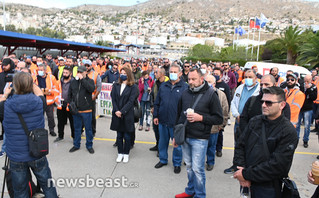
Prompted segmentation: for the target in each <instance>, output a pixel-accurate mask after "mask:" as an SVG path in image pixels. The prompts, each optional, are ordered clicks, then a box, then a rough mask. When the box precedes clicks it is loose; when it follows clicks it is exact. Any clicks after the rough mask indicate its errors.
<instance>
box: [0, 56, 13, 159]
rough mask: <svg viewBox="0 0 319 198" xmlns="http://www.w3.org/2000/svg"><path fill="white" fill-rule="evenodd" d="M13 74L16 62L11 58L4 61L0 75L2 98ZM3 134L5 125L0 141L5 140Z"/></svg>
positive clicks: (0, 94) (0, 93)
mask: <svg viewBox="0 0 319 198" xmlns="http://www.w3.org/2000/svg"><path fill="white" fill-rule="evenodd" d="M13 73H14V62H13V61H12V60H11V59H10V58H5V59H3V61H2V72H1V73H0V97H1V96H2V94H3V92H4V89H5V87H6V85H7V84H8V83H10V82H12V77H13ZM0 121H1V123H2V119H0ZM3 132H4V130H3V125H2V133H1V136H0V140H2V139H3ZM1 154H2V153H1ZM1 154H0V155H1ZM1 156H2V155H1Z"/></svg>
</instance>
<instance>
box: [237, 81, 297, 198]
mask: <svg viewBox="0 0 319 198" xmlns="http://www.w3.org/2000/svg"><path fill="white" fill-rule="evenodd" d="M263 93H264V94H263V98H262V112H263V115H259V116H255V117H253V118H252V119H251V120H250V121H249V123H248V125H247V127H246V128H245V130H244V131H243V133H242V134H241V136H240V138H239V140H238V141H237V143H236V146H235V156H234V163H235V165H237V168H238V171H236V172H235V173H234V178H235V179H237V180H238V181H239V183H240V185H241V186H242V187H250V192H251V197H252V198H259V197H267V198H276V197H281V196H280V190H281V179H282V178H284V177H287V176H288V172H289V170H290V167H291V164H292V160H293V155H294V152H295V149H296V147H297V143H298V137H297V134H296V130H295V128H294V126H293V125H292V124H291V122H290V121H289V120H288V119H287V118H286V117H285V116H283V115H282V110H283V108H284V107H285V105H286V102H285V93H284V91H283V90H282V89H281V88H279V87H274V86H273V87H269V88H265V89H263Z"/></svg>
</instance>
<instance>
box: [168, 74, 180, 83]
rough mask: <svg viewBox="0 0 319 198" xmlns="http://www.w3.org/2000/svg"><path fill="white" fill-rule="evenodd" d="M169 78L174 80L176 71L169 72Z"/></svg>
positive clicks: (176, 77) (176, 76)
mask: <svg viewBox="0 0 319 198" xmlns="http://www.w3.org/2000/svg"><path fill="white" fill-rule="evenodd" d="M169 79H171V80H173V81H175V80H177V79H178V75H177V74H176V73H169Z"/></svg>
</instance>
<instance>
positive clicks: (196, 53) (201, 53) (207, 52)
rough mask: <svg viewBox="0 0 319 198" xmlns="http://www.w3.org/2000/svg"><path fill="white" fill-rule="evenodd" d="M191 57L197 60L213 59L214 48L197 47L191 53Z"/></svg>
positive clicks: (206, 46) (199, 45) (198, 45)
mask: <svg viewBox="0 0 319 198" xmlns="http://www.w3.org/2000/svg"><path fill="white" fill-rule="evenodd" d="M189 56H192V57H197V58H211V57H212V56H213V48H212V47H211V46H209V45H201V44H197V45H195V46H194V47H193V48H192V49H191V50H190V51H189Z"/></svg>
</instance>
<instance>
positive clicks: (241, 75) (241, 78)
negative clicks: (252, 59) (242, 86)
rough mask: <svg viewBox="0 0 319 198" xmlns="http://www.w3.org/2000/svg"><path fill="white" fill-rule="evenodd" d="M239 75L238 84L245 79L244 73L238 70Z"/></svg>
mask: <svg viewBox="0 0 319 198" xmlns="http://www.w3.org/2000/svg"><path fill="white" fill-rule="evenodd" d="M237 74H238V81H237V82H239V83H240V82H241V81H242V80H243V79H244V71H242V70H238V71H237Z"/></svg>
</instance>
